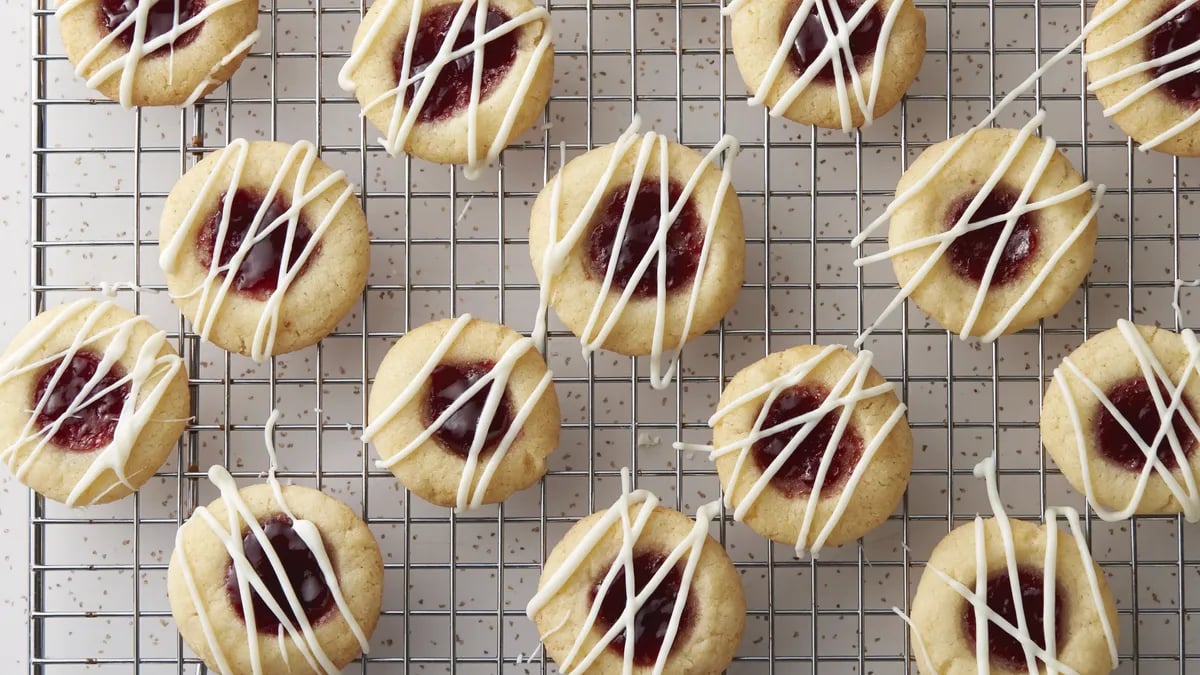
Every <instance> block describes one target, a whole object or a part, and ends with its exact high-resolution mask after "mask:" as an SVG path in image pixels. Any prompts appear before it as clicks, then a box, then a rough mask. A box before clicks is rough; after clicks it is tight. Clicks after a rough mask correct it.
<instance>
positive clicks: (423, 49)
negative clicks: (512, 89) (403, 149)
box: [392, 5, 521, 122]
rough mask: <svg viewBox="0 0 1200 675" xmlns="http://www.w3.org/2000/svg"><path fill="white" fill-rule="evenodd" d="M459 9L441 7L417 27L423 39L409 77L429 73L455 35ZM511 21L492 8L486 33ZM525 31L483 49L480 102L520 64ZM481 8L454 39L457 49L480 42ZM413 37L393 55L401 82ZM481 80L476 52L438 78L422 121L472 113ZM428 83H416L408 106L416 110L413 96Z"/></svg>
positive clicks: (513, 32)
mask: <svg viewBox="0 0 1200 675" xmlns="http://www.w3.org/2000/svg"><path fill="white" fill-rule="evenodd" d="M458 8H459V5H441V6H438V7H435V8H433V9H431V10H429V11H428V12H427V13H426V14H425V15H424V16H422V17H421V22H420V23H419V24H418V25H417V37H416V40H415V42H414V43H413V48H412V57H411V58H412V61H411V63H410V65H409V78H410V79H411V78H413V77H416V76H417V75H420V74H421V73H423V72H425V70H426V69H427V68H429V64H430V63H432V62H433V60H434V58H435V57H436V56H437V55H438V51H439V50H440V49H441V48H442V43H444V42H446V40H447V36H448V35H449V33H450V29H451V24H452V23H453V22H454V15H455V14H456V13H457V12H458ZM509 19H511V17H510V16H508V15H507V14H505V13H504V12H503V11H501V10H500V9H497V8H496V7H492V6H489V7H488V10H487V17H486V19H485V22H484V31H485V32H490V31H492V30H495V29H496V28H499V27H500V26H501V25H502V24H504V23H505V22H507V21H508V20H509ZM520 33H521V29H519V28H516V29H513V30H511V31H509V32H508V33H505V34H504V35H501V36H499V37H497V38H496V39H494V40H491V41H490V42H488V43H487V44H486V45H484V48H483V72H482V73H481V77H480V91H479V100H480V101H484V100H486V99H487V97H488V96H489V95H491V93H492V91H494V90H495V89H496V86H497V85H499V84H500V82H501V81H503V80H504V77H505V76H506V75H508V71H509V70H511V69H512V65H513V62H514V61H516V59H517V41H518V38H519V36H520ZM475 37H476V36H475V9H474V8H473V7H472V8H471V9H470V10H469V11H468V12H467V16H466V19H465V20H464V21H463V24H462V26H461V27H460V28H459V30H458V36H457V37H456V38H455V39H454V49H456V50H457V49H460V48H462V47H466V46H467V45H470V44H471V43H472V42H474V41H475ZM406 41H407V38H405V39H402V40H401V41H400V42H399V44H397V46H396V51H395V53H394V54H393V56H392V65H393V67H394V69H395V71H396V81H397V82H399V81H400V77H401V73H402V72H403V69H404V51H405V49H404V48H405V44H406ZM474 77H475V53H474V52H473V51H472V52H468V53H467V54H464V55H463V56H460V57H459V58H457V59H455V60H453V61H451V62H450V63H447V64H446V65H445V66H444V67H443V68H442V70H441V72H439V73H438V75H437V80H436V81H434V83H433V87H432V88H431V89H430V90H429V95H428V96H427V97H426V98H425V103H424V105H423V106H421V112H419V113H417V120H418V121H420V122H436V121H440V120H444V119H447V118H449V117H452V116H454V115H456V114H457V113H459V112H461V111H463V110H466V109H467V107H468V106H469V105H470V103H471V83H472V81H473V78H474ZM422 81H423V80H417V81H416V82H413V83H412V84H410V85H409V86H408V87H407V88H406V89H405V93H404V105H405V106H406V107H411V106H412V102H413V97H414V96H416V93H417V89H419V88H420V86H421V82H422Z"/></svg>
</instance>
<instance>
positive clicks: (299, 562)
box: [225, 514, 334, 635]
mask: <svg viewBox="0 0 1200 675" xmlns="http://www.w3.org/2000/svg"><path fill="white" fill-rule="evenodd" d="M262 528H263V532H264V533H265V534H266V535H267V541H269V542H270V543H271V548H272V549H274V551H275V555H277V556H278V557H279V562H280V563H282V564H283V569H284V571H285V572H286V573H287V581H288V583H289V584H290V585H291V587H292V590H293V591H295V593H296V598H297V599H298V600H299V601H300V607H301V608H302V609H303V610H304V616H305V617H307V618H308V621H309V623H311V624H316V623H318V622H319V621H320V620H321V619H323V618H324V617H325V615H326V614H328V613H329V611H330V610H331V609H333V606H334V603H333V593H331V592H330V591H329V586H328V585H326V583H325V575H324V574H322V573H321V568H320V566H319V565H318V564H317V558H316V556H314V555H313V553H312V551H310V550H309V548H308V546H307V545H306V544H305V543H304V540H302V539H301V538H300V535H298V534H296V530H295V529H294V528H293V527H292V519H291V518H288V517H287V516H285V515H283V514H277V515H274V516H270V517H269V518H267V519H266V520H264V521H262ZM242 551H244V552H245V554H246V561H247V562H249V563H250V566H251V567H252V568H253V569H254V573H255V574H257V575H258V578H260V579H262V581H263V584H265V585H266V587H267V589H268V590H270V591H271V597H272V598H274V599H275V602H276V603H278V604H279V606H280V607H281V608H282V609H283V613H284V614H285V615H286V616H287V618H288V620H289V621H291V622H292V623H293V624H295V623H296V615H295V613H294V612H293V611H292V607H291V604H290V603H289V602H288V599H287V596H286V595H284V592H283V585H282V584H281V583H280V579H279V577H278V575H276V574H275V568H274V567H273V566H272V565H271V561H270V560H269V559H268V558H267V554H266V551H265V550H264V549H263V546H262V543H261V542H260V541H259V539H258V537H256V536H254V533H253V532H250V531H247V532H246V534H245V536H243V537H242ZM225 590H226V592H228V593H229V602H230V603H231V604H232V605H233V609H234V611H236V612H237V614H238V616H239V617H241V618H242V620H243V621H244V620H245V618H246V615H245V613H244V612H243V609H242V591H241V588H239V586H238V576H237V568H236V567H234V566H233V561H232V560H230V561H229V564H228V566H227V567H226V568H225ZM250 593H251V604H252V605H253V607H254V626H255V628H256V629H258V632H259V633H264V634H268V635H275V634H276V633H277V632H278V629H279V623H280V621H279V618H278V617H277V616H275V612H272V611H271V608H270V607H268V606H267V603H265V602H263V600H262V598H261V597H260V596H259V594H258V591H256V590H254V587H253V586H251V587H250Z"/></svg>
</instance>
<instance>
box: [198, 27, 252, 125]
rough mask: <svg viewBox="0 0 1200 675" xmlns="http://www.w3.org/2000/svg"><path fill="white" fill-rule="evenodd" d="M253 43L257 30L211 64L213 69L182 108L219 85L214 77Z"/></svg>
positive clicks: (248, 49) (247, 50)
mask: <svg viewBox="0 0 1200 675" xmlns="http://www.w3.org/2000/svg"><path fill="white" fill-rule="evenodd" d="M255 42H258V31H257V30H255V31H254V32H252V33H250V34H249V35H247V36H246V38H245V39H244V40H242V41H241V42H239V43H237V44H236V45H234V47H233V49H231V50H230V51H229V53H228V54H226V55H225V56H223V57H221V60H220V61H217V62H216V63H214V64H213V67H212V68H210V69H209V71H208V75H206V76H204V79H203V80H200V84H197V85H196V88H195V89H193V90H192V93H191V94H189V95H188V97H187V100H186V101H184V102H183V107H185V108H186V107H188V106H191V105H194V104H195V103H196V101H199V100H200V99H201V98H203V96H204V94H205V92H207V91H208V90H209V88H210V87H214V86H216V85H218V84H220V81H219V80H218V79H217V77H216V76H217V73H219V72H221V69H223V68H225V67H226V66H228V65H229V64H230V63H232V62H233V60H234V59H236V58H238V57H239V56H242V55H243V54H245V53H246V52H249V51H250V48H251V47H253V46H254V43H255Z"/></svg>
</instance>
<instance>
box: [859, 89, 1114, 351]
mask: <svg viewBox="0 0 1200 675" xmlns="http://www.w3.org/2000/svg"><path fill="white" fill-rule="evenodd" d="M1045 119H1046V111H1044V110H1039V111H1038V113H1037V114H1036V115H1034V116H1033V118H1031V119H1030V120H1029V121H1028V122H1027V123H1026V124H1025V126H1023V127H1022V128H1021V130H1020V131H1019V132H1018V133H1017V135H1016V136H1015V137H1014V139H1013V141H1012V143H1010V144H1009V146H1008V148H1007V150H1006V151H1005V153H1004V154H1003V155H1002V156H1001V157H1000V159H999V160H998V161H997V163H996V167H995V169H993V170H992V173H991V175H989V176H988V178H987V180H986V181H985V182H984V183H983V185H982V186H981V187H980V188H979V191H978V192H977V193H976V194H975V197H974V198H973V199H972V200H971V202H970V203H969V204H968V205H967V207H966V209H965V210H964V211H963V213H962V215H961V216H959V218H958V220H957V221H955V223H954V225H953V226H952V227H951V228H950V229H948V230H946V231H945V232H939V233H937V234H933V235H929V236H926V237H921V238H919V239H916V240H913V241H911V242H907V243H905V244H903V245H901V246H896V247H894V248H889V249H888V250H886V251H883V252H881V253H877V254H874V255H867V256H863V257H860V258H858V259H856V260H855V261H854V265H855V266H856V267H863V266H865V265H869V264H871V263H875V262H879V261H882V260H887V259H890V258H893V257H895V256H897V255H900V254H902V253H907V252H910V251H915V250H918V249H922V248H927V247H932V251H930V253H929V254H928V255H927V256H926V257H925V260H924V262H922V263H921V266H920V267H919V268H918V269H917V271H916V273H915V274H914V275H913V276H912V278H911V279H909V280H908V283H906V284H904V286H903V287H901V289H900V291H899V292H898V293H897V294H896V295H895V297H893V298H892V300H891V302H889V303H888V305H887V307H885V308H884V310H883V311H882V312H880V314H879V316H878V317H877V318H876V319H875V321H874V322H873V323H872V324H871V325H870V326H869V327H868V328H867V329H866V330H865V331H863V333H862V334H861V335H859V336H858V338H857V339H856V340H855V341H854V345H855V346H856V347H858V346H861V345H862V344H863V342H865V341H866V339H867V336H869V335H870V334H871V333H872V332H873V331H874V330H875V329H876V328H877V327H878V326H879V324H880V323H882V322H883V321H884V320H885V319H887V317H889V316H891V315H892V313H893V312H895V311H896V310H897V309H898V308H899V307H900V305H901V304H903V303H904V301H905V300H907V299H908V298H909V296H911V295H912V294H913V292H915V291H916V290H917V288H919V287H920V286H921V284H923V283H924V282H925V279H926V278H927V277H928V276H929V273H930V272H931V271H932V270H933V268H934V267H935V266H936V265H937V263H938V261H939V260H941V259H942V256H944V255H945V254H946V252H947V251H948V250H949V249H950V246H951V245H952V244H954V242H955V241H957V240H958V238H959V237H962V236H964V235H967V234H969V233H971V232H974V231H976V230H980V229H982V228H985V227H990V226H993V225H997V224H1000V223H1003V224H1004V229H1003V230H1002V232H1001V233H1000V236H999V237H998V238H997V240H996V245H995V247H994V248H993V249H992V254H991V257H990V258H989V259H988V264H987V267H986V268H985V270H984V274H983V278H982V279H981V280H980V282H979V288H978V290H977V291H976V293H975V297H974V299H973V301H972V303H971V309H970V312H968V314H967V317H966V319H965V321H964V322H963V327H962V330H961V331H960V333H959V337H961V338H962V339H964V340H965V339H966V338H967V337H969V336H970V335H971V331H972V329H974V327H975V322H976V321H977V320H978V319H979V314H980V312H982V310H983V305H984V302H985V301H986V300H987V295H988V291H989V289H990V288H991V283H992V278H993V276H994V275H995V274H996V270H997V268H998V267H999V264H1000V257H1001V255H1002V254H1003V252H1004V249H1005V246H1006V245H1007V244H1008V240H1009V237H1010V236H1012V233H1013V231H1014V230H1015V229H1016V226H1017V221H1018V219H1019V218H1020V217H1021V216H1023V215H1026V214H1028V213H1033V212H1035V211H1038V210H1041V209H1044V208H1048V207H1051V206H1054V205H1056V204H1062V203H1064V202H1068V201H1070V200H1072V199H1075V198H1077V197H1079V196H1081V195H1085V194H1087V193H1089V192H1090V191H1091V189H1092V187H1093V184H1092V182H1091V181H1085V182H1083V183H1081V184H1079V185H1077V186H1075V187H1073V188H1070V189H1067V190H1063V191H1062V192H1059V193H1057V194H1055V195H1053V196H1050V197H1047V198H1045V199H1041V200H1039V201H1035V202H1031V201H1030V199H1031V197H1032V194H1033V191H1034V189H1035V188H1036V187H1037V185H1038V183H1039V182H1040V181H1041V179H1042V176H1043V175H1044V174H1045V171H1046V167H1047V166H1049V164H1050V162H1051V160H1052V159H1054V157H1055V153H1056V152H1057V150H1056V145H1055V142H1054V139H1053V138H1050V137H1049V136H1046V137H1044V138H1043V139H1042V140H1041V141H1037V140H1034V142H1035V143H1037V142H1040V143H1041V150H1040V152H1039V155H1038V159H1037V162H1036V164H1035V165H1034V167H1033V169H1032V170H1031V171H1030V172H1029V177H1028V178H1027V179H1026V180H1025V183H1024V185H1022V187H1021V192H1020V194H1019V196H1018V197H1017V199H1016V202H1015V203H1014V204H1013V206H1012V207H1011V208H1010V209H1009V210H1008V212H1006V213H1004V214H1001V215H998V216H994V217H992V218H987V219H984V220H981V221H979V222H977V223H972V222H971V219H972V217H973V216H974V215H975V212H976V211H977V210H978V209H979V208H980V207H981V206H982V205H983V203H984V200H986V199H987V197H988V195H989V194H990V193H991V192H992V190H993V189H995V187H996V185H997V184H999V183H1000V181H1001V180H1003V179H1004V176H1005V174H1006V173H1007V172H1008V170H1009V169H1010V168H1011V167H1012V165H1013V163H1014V162H1015V161H1016V159H1017V157H1018V156H1019V155H1020V153H1021V151H1022V150H1023V149H1024V148H1025V144H1026V143H1027V142H1029V141H1030V140H1031V139H1033V135H1034V133H1035V132H1036V131H1037V130H1038V128H1039V127H1041V125H1042V122H1043V121H1045ZM981 128H983V127H982V126H976V127H975V128H973V129H971V130H970V131H968V132H966V133H965V134H963V135H962V136H960V137H959V138H958V140H956V141H955V142H954V143H953V144H952V145H951V146H950V148H949V149H948V150H947V151H946V153H945V154H944V155H943V156H942V157H940V158H939V159H938V160H937V161H936V162H935V163H934V165H933V167H931V168H930V170H929V171H928V172H927V173H926V174H925V175H924V176H922V177H921V178H920V179H918V180H917V181H916V182H914V183H913V184H912V185H910V186H909V187H908V188H906V189H905V190H904V191H903V192H899V193H897V194H896V199H895V201H893V202H892V203H891V205H889V206H888V208H887V210H886V211H884V212H883V214H881V215H880V216H879V218H877V219H876V220H875V221H874V222H872V223H871V224H870V225H868V226H867V227H866V228H865V229H864V230H863V231H862V232H861V233H860V234H859V235H858V236H856V237H855V238H854V240H853V241H852V242H851V245H852V246H859V245H861V244H862V243H863V241H865V240H866V238H867V237H868V236H870V235H871V234H872V233H873V232H874V231H875V230H877V229H878V228H879V227H881V226H882V225H883V224H884V223H885V222H887V221H888V220H890V219H891V217H892V216H893V215H894V214H895V213H896V211H897V210H899V208H900V207H901V206H903V205H904V204H906V203H908V202H909V201H910V200H912V199H913V198H914V197H915V196H916V195H918V194H919V193H920V192H922V191H923V190H924V189H925V188H926V187H928V186H929V185H931V184H932V183H933V182H934V181H935V180H937V178H938V176H939V175H940V174H941V173H942V171H943V170H944V169H946V168H947V166H948V165H949V164H950V161H951V160H952V159H953V158H954V157H956V156H957V154H958V152H959V150H961V149H962V147H963V146H964V145H965V144H966V142H967V140H969V139H970V138H971V137H972V136H973V135H974V134H975V132H977V131H978V130H979V129H981ZM1104 190H1105V188H1104V186H1103V185H1099V186H1096V195H1095V197H1094V198H1093V199H1092V204H1091V206H1090V208H1089V209H1088V211H1087V213H1085V214H1084V216H1083V217H1082V218H1080V220H1079V222H1078V223H1076V225H1075V227H1074V228H1072V230H1071V233H1070V234H1069V235H1068V236H1067V237H1066V238H1065V239H1063V241H1062V243H1060V244H1059V245H1058V247H1057V248H1055V249H1054V252H1053V253H1052V254H1051V255H1050V257H1049V258H1047V259H1046V262H1045V263H1044V264H1043V265H1042V267H1041V268H1040V269H1039V270H1038V271H1037V273H1036V274H1034V275H1033V278H1032V279H1030V280H1029V282H1028V284H1027V285H1026V287H1025V290H1024V291H1022V293H1021V295H1020V297H1018V298H1017V299H1016V301H1015V302H1013V303H1012V306H1011V307H1009V308H1008V311H1006V312H1005V313H1004V315H1003V316H1002V317H1001V318H1000V320H999V321H997V322H996V324H995V325H994V326H992V328H991V329H990V330H989V331H987V332H986V333H984V334H983V335H982V336H981V338H980V339H981V340H982V341H984V342H991V341H993V340H995V339H996V338H998V337H1000V336H1001V335H1003V334H1004V333H1005V332H1006V331H1007V330H1008V328H1009V326H1011V325H1012V322H1013V321H1014V320H1015V319H1016V318H1017V315H1018V314H1020V312H1021V310H1023V309H1024V308H1025V306H1026V305H1027V304H1029V301H1030V300H1032V299H1033V298H1034V297H1035V296H1036V295H1037V293H1038V291H1039V290H1041V288H1042V286H1043V285H1044V284H1045V282H1046V279H1048V278H1049V276H1050V274H1051V273H1052V272H1053V271H1054V270H1055V269H1056V268H1057V267H1058V263H1059V262H1060V261H1061V260H1062V259H1063V257H1064V256H1066V254H1067V252H1068V251H1069V250H1070V249H1071V247H1072V246H1073V245H1074V244H1075V242H1076V241H1078V240H1079V238H1080V237H1081V236H1083V233H1084V232H1085V231H1086V230H1087V228H1088V226H1089V225H1091V223H1092V220H1093V219H1094V218H1095V216H1096V213H1098V212H1099V210H1100V202H1101V201H1102V200H1103V198H1104Z"/></svg>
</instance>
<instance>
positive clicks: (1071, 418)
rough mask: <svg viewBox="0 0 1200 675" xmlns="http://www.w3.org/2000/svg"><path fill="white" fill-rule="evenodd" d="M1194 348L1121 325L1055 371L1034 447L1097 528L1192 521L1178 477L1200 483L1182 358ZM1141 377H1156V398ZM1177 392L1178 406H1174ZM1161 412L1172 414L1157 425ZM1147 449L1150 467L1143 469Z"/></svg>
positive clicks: (1194, 504)
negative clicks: (1134, 520)
mask: <svg viewBox="0 0 1200 675" xmlns="http://www.w3.org/2000/svg"><path fill="white" fill-rule="evenodd" d="M1194 340H1195V338H1194V336H1192V335H1191V334H1188V335H1187V336H1186V337H1185V336H1181V335H1179V334H1178V333H1174V332H1171V331H1169V330H1165V329H1162V328H1155V327H1151V326H1136V325H1134V324H1132V323H1130V322H1128V321H1121V322H1119V323H1118V325H1117V326H1116V327H1115V328H1111V329H1109V330H1106V331H1104V332H1103V333H1100V334H1099V335H1095V336H1093V337H1092V338H1090V339H1088V340H1087V341H1086V342H1084V343H1083V344H1082V345H1080V346H1079V348H1078V349H1076V350H1075V351H1073V352H1071V354H1070V355H1069V356H1068V357H1066V358H1065V359H1064V360H1063V363H1062V365H1060V366H1059V367H1058V368H1056V369H1055V370H1054V378H1053V379H1052V380H1051V382H1050V385H1049V386H1048V387H1047V389H1046V396H1045V398H1044V399H1043V402H1042V421H1041V429H1042V444H1043V445H1045V446H1046V450H1047V451H1048V452H1049V453H1050V456H1051V457H1053V458H1054V463H1055V464H1057V465H1058V468H1059V469H1061V470H1062V472H1063V475H1064V476H1066V477H1067V480H1069V481H1070V482H1071V485H1072V486H1074V487H1075V489H1076V490H1078V491H1079V492H1081V493H1083V494H1085V495H1086V496H1087V498H1088V501H1089V502H1090V503H1091V504H1092V506H1093V508H1095V509H1096V511H1097V513H1098V514H1099V515H1100V516H1101V517H1102V518H1104V519H1106V520H1121V519H1124V518H1128V517H1129V516H1131V515H1133V514H1135V513H1180V512H1182V513H1184V514H1185V515H1187V517H1188V518H1189V520H1194V519H1196V518H1200V495H1197V494H1195V493H1194V492H1192V491H1189V490H1188V489H1187V487H1186V480H1185V476H1184V471H1187V472H1190V473H1191V475H1192V476H1193V477H1195V476H1197V474H1198V473H1200V452H1197V446H1200V439H1198V438H1197V432H1198V431H1200V427H1197V426H1196V422H1195V421H1196V412H1197V410H1198V409H1200V408H1198V407H1197V406H1200V375H1198V374H1197V372H1196V362H1195V361H1193V360H1192V359H1191V358H1190V357H1189V355H1188V341H1192V342H1193V347H1195V346H1196V345H1195V344H1194ZM1139 357H1140V358H1139ZM1147 368H1152V370H1151V372H1155V373H1156V376H1155V379H1156V380H1157V385H1158V387H1157V389H1158V391H1157V396H1156V392H1155V391H1154V389H1153V388H1152V387H1151V386H1150V384H1149V383H1148V382H1147V379H1146V372H1147ZM1164 377H1165V378H1169V379H1170V381H1169V382H1168V381H1167V380H1166V379H1163V378H1164ZM1181 384H1182V385H1183V389H1182V391H1181V393H1182V396H1181V397H1179V399H1178V400H1176V401H1173V397H1174V394H1175V391H1176V390H1177V389H1179V387H1180V385H1181ZM1097 392H1099V393H1100V394H1103V398H1101V397H1100V396H1098V395H1097ZM1172 406H1174V407H1173V408H1172ZM1168 409H1173V410H1174V411H1175V412H1174V414H1173V415H1171V416H1170V417H1171V420H1172V421H1171V424H1170V425H1165V424H1163V420H1164V418H1166V417H1167V414H1166V413H1167V410H1168ZM1131 430H1132V431H1133V432H1136V434H1137V437H1136V438H1135V437H1134V436H1133V435H1132V434H1131V433H1130V431H1131ZM1160 434H1161V435H1160ZM1156 439H1157V443H1155V440H1156ZM1151 444H1154V445H1153V448H1155V450H1154V453H1153V454H1154V456H1156V457H1157V460H1158V461H1157V462H1156V463H1153V464H1150V465H1149V466H1148V465H1147V464H1148V462H1147V456H1148V455H1149V454H1150V452H1151ZM1181 458H1182V460H1183V461H1180V459H1181ZM1180 467H1183V468H1182V469H1181V468H1180ZM1168 478H1169V483H1168Z"/></svg>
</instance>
